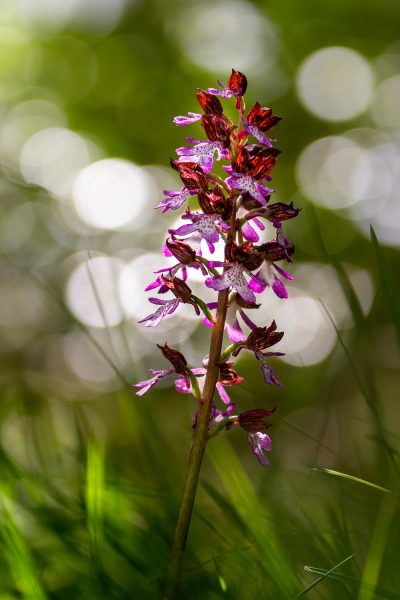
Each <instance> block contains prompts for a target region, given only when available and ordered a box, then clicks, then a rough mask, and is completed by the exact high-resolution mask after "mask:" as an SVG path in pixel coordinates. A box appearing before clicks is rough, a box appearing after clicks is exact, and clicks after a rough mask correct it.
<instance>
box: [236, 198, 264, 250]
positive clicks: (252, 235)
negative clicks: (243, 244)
mask: <svg viewBox="0 0 400 600" xmlns="http://www.w3.org/2000/svg"><path fill="white" fill-rule="evenodd" d="M248 212H249V211H248V210H247V209H246V208H245V207H244V206H239V208H238V210H237V213H236V216H237V218H238V219H243V218H246V215H247V214H248ZM250 220H252V221H253V223H254V224H255V225H256V226H257V228H258V229H260V230H261V231H264V230H265V226H264V224H263V223H262V222H261V221H260V219H257V217H256V216H255V215H254V216H250V217H249V218H248V219H246V221H245V222H244V223H243V225H242V234H243V237H244V239H245V240H248V241H249V242H258V240H259V239H260V236H259V235H258V233H257V232H256V231H255V229H254V228H253V227H252V226H251V225H250Z"/></svg>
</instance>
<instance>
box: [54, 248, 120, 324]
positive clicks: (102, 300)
mask: <svg viewBox="0 0 400 600" xmlns="http://www.w3.org/2000/svg"><path fill="white" fill-rule="evenodd" d="M121 269H122V263H121V261H119V260H117V259H115V258H111V257H108V256H96V257H95V258H91V259H89V260H85V261H84V262H82V263H81V264H79V265H78V266H77V267H76V268H75V269H74V271H73V272H72V273H71V275H70V276H69V278H68V281H67V285H66V290H65V297H66V302H67V305H68V307H69V309H70V310H71V312H72V314H73V315H74V316H75V317H76V318H77V319H79V321H81V323H84V324H85V325H89V326H90V327H113V326H115V325H118V324H119V323H121V321H122V320H123V312H122V309H121V306H120V302H119V297H118V292H117V282H118V277H119V274H120V272H121Z"/></svg>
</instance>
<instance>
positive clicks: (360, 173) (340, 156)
mask: <svg viewBox="0 0 400 600" xmlns="http://www.w3.org/2000/svg"><path fill="white" fill-rule="evenodd" d="M377 168H379V173H380V176H379V178H377V177H376V170H377ZM296 178H297V182H298V185H299V187H300V188H301V190H302V193H303V194H304V195H305V196H306V197H307V198H309V199H310V200H312V201H313V202H314V203H315V204H317V205H319V206H323V207H325V208H330V209H334V210H337V209H342V208H346V207H349V206H352V205H354V204H356V203H358V202H360V201H361V200H366V199H369V198H371V199H374V200H375V201H376V198H377V197H378V198H379V197H380V196H382V195H384V194H385V193H387V192H388V191H389V190H390V188H391V186H392V178H391V175H390V172H389V171H388V168H387V166H386V164H385V162H384V161H383V160H382V159H381V158H380V157H379V155H377V154H376V153H375V152H374V151H373V149H372V150H367V149H365V148H362V147H361V146H360V145H359V144H358V143H356V142H355V141H353V140H352V139H350V137H346V136H330V137H325V138H321V139H319V140H316V141H315V142H312V143H311V144H309V145H308V146H307V147H306V148H304V150H303V151H302V152H301V154H300V156H299V158H298V160H297V164H296Z"/></svg>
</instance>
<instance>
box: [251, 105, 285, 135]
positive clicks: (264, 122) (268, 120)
mask: <svg viewBox="0 0 400 600" xmlns="http://www.w3.org/2000/svg"><path fill="white" fill-rule="evenodd" d="M246 120H247V121H248V122H249V123H250V124H251V125H255V126H256V127H258V129H260V130H261V131H263V132H264V133H265V132H266V131H269V130H270V129H272V128H273V127H275V125H276V124H277V123H278V122H279V121H281V117H277V116H276V115H274V114H272V110H271V109H270V108H267V107H264V108H261V105H260V104H259V103H258V102H257V103H256V104H255V105H254V106H253V108H252V109H251V110H250V111H249V113H248V115H247V117H246Z"/></svg>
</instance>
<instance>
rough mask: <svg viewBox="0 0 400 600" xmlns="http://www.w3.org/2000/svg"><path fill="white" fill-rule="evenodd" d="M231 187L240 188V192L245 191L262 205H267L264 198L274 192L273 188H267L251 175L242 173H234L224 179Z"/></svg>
mask: <svg viewBox="0 0 400 600" xmlns="http://www.w3.org/2000/svg"><path fill="white" fill-rule="evenodd" d="M225 183H227V184H228V185H229V186H230V187H231V188H233V189H235V190H240V191H241V192H247V193H248V194H250V196H251V197H252V198H254V200H257V202H259V203H260V204H262V205H263V206H266V205H267V200H266V198H267V197H268V196H269V195H270V194H272V193H273V192H275V190H273V189H271V188H268V187H267V186H266V185H264V184H263V183H261V182H260V181H257V180H256V179H254V178H253V177H251V175H244V174H243V173H234V172H232V175H230V176H229V177H227V178H226V179H225Z"/></svg>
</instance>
